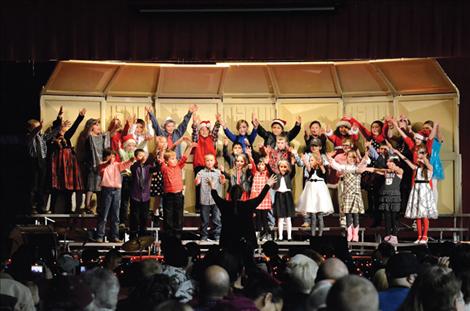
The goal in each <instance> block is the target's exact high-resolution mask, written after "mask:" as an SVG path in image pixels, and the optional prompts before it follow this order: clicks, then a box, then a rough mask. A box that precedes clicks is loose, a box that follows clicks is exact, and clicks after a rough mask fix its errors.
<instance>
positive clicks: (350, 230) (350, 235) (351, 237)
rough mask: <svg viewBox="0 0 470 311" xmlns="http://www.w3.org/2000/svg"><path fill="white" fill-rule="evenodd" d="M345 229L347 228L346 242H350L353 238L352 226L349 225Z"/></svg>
mask: <svg viewBox="0 0 470 311" xmlns="http://www.w3.org/2000/svg"><path fill="white" fill-rule="evenodd" d="M347 230H348V237H347V240H348V242H351V240H352V239H353V226H352V225H350V226H349V227H348V229H347Z"/></svg>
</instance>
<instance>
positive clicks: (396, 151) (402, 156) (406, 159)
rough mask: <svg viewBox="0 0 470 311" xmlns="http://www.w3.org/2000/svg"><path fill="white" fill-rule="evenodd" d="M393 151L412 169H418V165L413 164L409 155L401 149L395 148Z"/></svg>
mask: <svg viewBox="0 0 470 311" xmlns="http://www.w3.org/2000/svg"><path fill="white" fill-rule="evenodd" d="M393 153H395V154H396V155H398V156H399V157H400V159H402V160H403V161H405V163H406V164H407V165H408V166H409V167H410V168H411V169H412V170H416V169H417V168H418V167H417V166H416V165H415V164H413V163H412V162H411V161H410V160H409V159H408V158H407V157H405V156H404V155H403V153H401V152H400V151H398V150H397V149H393Z"/></svg>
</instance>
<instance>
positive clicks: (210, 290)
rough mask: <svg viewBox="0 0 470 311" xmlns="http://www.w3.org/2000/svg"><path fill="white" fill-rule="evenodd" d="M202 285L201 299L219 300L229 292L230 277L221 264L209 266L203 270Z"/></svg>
mask: <svg viewBox="0 0 470 311" xmlns="http://www.w3.org/2000/svg"><path fill="white" fill-rule="evenodd" d="M202 285H203V286H202V292H203V296H204V297H203V299H205V300H219V299H222V298H223V297H224V296H226V295H227V294H228V293H229V290H230V277H229V275H228V273H227V271H225V269H224V268H222V267H221V266H216V265H214V266H209V267H208V268H207V269H206V271H204V279H203V284H202Z"/></svg>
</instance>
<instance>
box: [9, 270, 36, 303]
mask: <svg viewBox="0 0 470 311" xmlns="http://www.w3.org/2000/svg"><path fill="white" fill-rule="evenodd" d="M0 294H2V295H6V296H12V297H15V298H17V299H18V301H17V302H16V305H15V311H23V310H24V311H29V310H31V311H34V310H36V308H35V307H34V302H33V296H32V295H31V290H30V289H29V288H28V287H26V286H25V285H23V284H21V283H20V282H18V281H15V280H14V279H13V278H12V277H11V276H10V275H9V274H7V273H0Z"/></svg>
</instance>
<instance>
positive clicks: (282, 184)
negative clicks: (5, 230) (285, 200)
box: [277, 177, 290, 192]
mask: <svg viewBox="0 0 470 311" xmlns="http://www.w3.org/2000/svg"><path fill="white" fill-rule="evenodd" d="M287 191H290V189H289V188H287V185H286V180H285V179H284V177H281V182H280V185H279V188H278V189H277V192H287Z"/></svg>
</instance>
